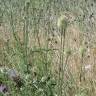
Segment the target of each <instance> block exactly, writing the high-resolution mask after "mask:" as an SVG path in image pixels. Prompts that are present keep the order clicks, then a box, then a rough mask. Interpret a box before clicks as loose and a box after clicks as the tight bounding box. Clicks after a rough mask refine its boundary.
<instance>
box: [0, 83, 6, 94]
mask: <svg viewBox="0 0 96 96" xmlns="http://www.w3.org/2000/svg"><path fill="white" fill-rule="evenodd" d="M0 92H2V93H6V92H8V88H7V86H6V85H4V84H0Z"/></svg>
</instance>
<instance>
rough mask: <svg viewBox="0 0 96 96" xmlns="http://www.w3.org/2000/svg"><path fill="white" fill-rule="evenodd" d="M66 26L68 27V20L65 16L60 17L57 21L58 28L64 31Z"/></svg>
mask: <svg viewBox="0 0 96 96" xmlns="http://www.w3.org/2000/svg"><path fill="white" fill-rule="evenodd" d="M67 25H68V18H67V17H66V16H65V15H61V16H60V17H59V18H58V21H57V26H58V28H61V29H62V28H63V29H66V28H67Z"/></svg>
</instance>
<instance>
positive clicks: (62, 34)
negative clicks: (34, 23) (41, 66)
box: [57, 15, 68, 96]
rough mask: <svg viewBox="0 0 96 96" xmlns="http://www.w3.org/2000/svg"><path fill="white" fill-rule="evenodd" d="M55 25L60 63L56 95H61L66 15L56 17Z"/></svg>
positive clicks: (66, 25)
mask: <svg viewBox="0 0 96 96" xmlns="http://www.w3.org/2000/svg"><path fill="white" fill-rule="evenodd" d="M57 26H58V28H59V30H60V37H61V48H60V65H59V81H58V88H59V92H58V96H63V80H64V47H65V37H66V29H67V27H68V20H67V18H66V16H64V15H62V16H60V17H59V18H58V22H57Z"/></svg>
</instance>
